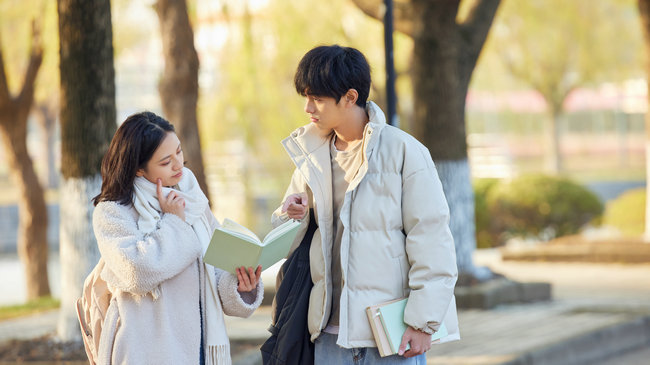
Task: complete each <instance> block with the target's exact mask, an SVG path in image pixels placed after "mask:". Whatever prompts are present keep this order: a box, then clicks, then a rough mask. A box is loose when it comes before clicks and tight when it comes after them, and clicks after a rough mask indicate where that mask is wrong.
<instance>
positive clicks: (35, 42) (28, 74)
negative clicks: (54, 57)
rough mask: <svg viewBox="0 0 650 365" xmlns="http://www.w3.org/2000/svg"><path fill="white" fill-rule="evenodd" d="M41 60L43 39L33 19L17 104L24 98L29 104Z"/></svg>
mask: <svg viewBox="0 0 650 365" xmlns="http://www.w3.org/2000/svg"><path fill="white" fill-rule="evenodd" d="M42 62H43V40H42V38H41V30H40V25H38V24H37V23H36V21H35V20H33V21H32V45H31V50H30V56H29V65H28V66H27V70H26V71H25V79H24V81H23V87H22V90H21V91H20V93H19V94H18V98H17V99H18V104H21V102H22V101H24V100H25V99H28V100H29V103H28V104H29V105H30V106H31V104H32V100H33V98H34V89H35V84H36V77H37V76H38V69H39V68H40V67H41V63H42Z"/></svg>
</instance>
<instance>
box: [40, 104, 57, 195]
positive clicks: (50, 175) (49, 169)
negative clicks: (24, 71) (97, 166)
mask: <svg viewBox="0 0 650 365" xmlns="http://www.w3.org/2000/svg"><path fill="white" fill-rule="evenodd" d="M51 104H52V103H48V102H43V103H39V104H37V105H36V110H35V111H36V113H35V114H36V120H37V121H38V125H39V127H40V128H41V131H42V133H43V137H44V138H43V139H44V140H43V142H44V144H45V145H46V146H47V147H46V148H44V149H43V156H42V158H43V160H45V161H47V163H46V164H45V170H44V171H43V177H42V178H41V183H42V184H43V185H44V186H45V187H46V188H50V189H54V188H58V187H59V174H58V171H57V169H56V152H55V150H54V148H55V144H56V117H57V110H56V107H55V106H53V105H51Z"/></svg>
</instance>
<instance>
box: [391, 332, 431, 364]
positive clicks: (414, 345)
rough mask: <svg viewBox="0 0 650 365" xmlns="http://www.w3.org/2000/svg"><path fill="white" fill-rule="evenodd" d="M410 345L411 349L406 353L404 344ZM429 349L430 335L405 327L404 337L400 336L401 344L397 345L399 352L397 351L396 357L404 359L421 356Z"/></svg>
mask: <svg viewBox="0 0 650 365" xmlns="http://www.w3.org/2000/svg"><path fill="white" fill-rule="evenodd" d="M409 342H410V343H411V348H410V349H409V350H408V351H404V350H406V344H408V343H409ZM430 348H431V335H430V334H428V333H424V332H421V331H418V330H416V329H414V328H413V327H410V326H409V327H407V328H406V332H404V336H402V344H400V345H399V350H397V354H398V355H402V356H404V357H413V356H418V355H421V354H423V353H425V352H427V351H429V349H430Z"/></svg>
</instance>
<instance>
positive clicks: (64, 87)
mask: <svg viewBox="0 0 650 365" xmlns="http://www.w3.org/2000/svg"><path fill="white" fill-rule="evenodd" d="M57 4H58V14H59V43H60V69H61V100H60V107H61V115H60V120H61V170H62V171H61V172H62V176H63V180H62V182H61V188H60V215H61V228H60V237H59V244H60V257H61V280H62V283H61V310H60V317H59V324H58V328H57V332H58V335H59V337H60V338H61V339H62V340H65V341H70V340H78V339H80V338H81V332H80V330H79V324H78V323H77V319H76V314H75V302H76V300H77V298H78V297H79V295H80V293H81V289H82V286H83V282H84V279H85V277H86V276H87V275H88V273H89V272H90V270H91V269H92V267H93V266H94V265H95V264H96V263H97V260H98V258H99V254H98V252H97V243H96V241H95V236H94V234H93V233H92V232H93V231H92V205H91V202H90V199H91V198H92V197H93V196H94V195H97V194H98V193H99V186H100V184H101V177H100V169H101V160H102V158H103V156H104V154H105V153H106V150H107V148H108V145H109V143H110V141H111V138H112V137H113V134H114V133H115V128H116V111H115V70H114V68H113V33H112V28H111V7H110V1H109V0H95V1H84V0H57Z"/></svg>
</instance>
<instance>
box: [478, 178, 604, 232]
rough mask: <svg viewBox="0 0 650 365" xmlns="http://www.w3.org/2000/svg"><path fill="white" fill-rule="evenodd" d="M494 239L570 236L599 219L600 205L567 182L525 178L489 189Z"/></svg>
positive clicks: (591, 196)
mask: <svg viewBox="0 0 650 365" xmlns="http://www.w3.org/2000/svg"><path fill="white" fill-rule="evenodd" d="M486 199H487V200H486V201H487V207H488V212H489V214H490V217H491V228H490V231H491V233H492V234H493V235H499V234H506V235H518V236H531V235H532V236H536V237H540V238H545V239H550V238H554V237H558V236H563V235H567V234H573V233H576V232H578V230H579V229H580V228H581V227H582V226H583V225H584V224H585V223H588V222H590V221H591V220H592V219H594V218H597V217H599V216H600V215H601V214H602V211H603V205H602V203H601V202H600V200H599V199H598V197H597V196H596V195H595V194H594V193H592V192H591V191H589V190H588V189H587V188H585V187H583V186H581V185H579V184H577V183H574V182H572V181H570V180H568V179H566V178H561V177H553V176H546V175H525V176H521V177H518V178H515V179H513V180H511V181H507V182H506V181H503V182H501V183H499V184H497V185H496V186H494V187H493V188H492V189H489V191H488V194H487V197H486Z"/></svg>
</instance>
